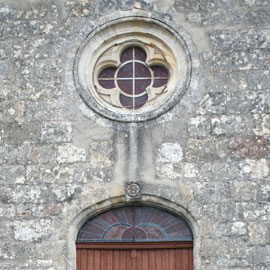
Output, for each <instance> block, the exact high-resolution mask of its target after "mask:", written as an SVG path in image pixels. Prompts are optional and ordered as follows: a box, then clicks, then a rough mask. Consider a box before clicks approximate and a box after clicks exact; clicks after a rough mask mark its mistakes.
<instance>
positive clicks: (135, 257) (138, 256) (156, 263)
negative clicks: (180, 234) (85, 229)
mask: <svg viewBox="0 0 270 270" xmlns="http://www.w3.org/2000/svg"><path fill="white" fill-rule="evenodd" d="M150 269H151V270H193V246H192V242H190V241H188V242H157V243H123V242H121V243H77V270H150Z"/></svg>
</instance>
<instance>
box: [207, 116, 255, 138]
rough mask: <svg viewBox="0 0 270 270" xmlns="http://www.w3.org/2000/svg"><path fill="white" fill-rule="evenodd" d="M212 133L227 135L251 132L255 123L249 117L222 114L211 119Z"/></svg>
mask: <svg viewBox="0 0 270 270" xmlns="http://www.w3.org/2000/svg"><path fill="white" fill-rule="evenodd" d="M211 126H212V134H213V135H217V136H220V135H225V134H226V135H228V134H239V133H245V134H248V133H252V128H254V126H255V124H254V123H253V122H252V121H251V119H250V117H245V116H243V117H241V116H239V115H234V116H232V115H228V116H227V115H222V116H219V117H214V118H212V119H211Z"/></svg>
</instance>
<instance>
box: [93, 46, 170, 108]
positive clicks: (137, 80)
mask: <svg viewBox="0 0 270 270" xmlns="http://www.w3.org/2000/svg"><path fill="white" fill-rule="evenodd" d="M146 58H147V55H146V52H145V51H144V50H143V49H142V48H140V47H137V46H134V47H129V48H127V49H125V50H124V51H123V52H122V54H121V56H120V61H121V63H122V64H121V65H120V67H119V68H118V71H117V69H116V68H113V67H110V68H105V69H104V70H103V71H102V72H101V73H100V74H99V80H98V81H99V84H100V86H102V87H103V88H106V89H111V88H115V87H117V86H118V87H119V89H120V90H121V91H120V92H121V93H120V96H119V99H120V103H121V104H122V105H123V107H125V108H127V109H133V110H134V109H139V108H141V107H142V106H143V105H144V104H145V103H146V102H147V100H148V96H147V93H146V89H147V87H148V86H151V85H152V86H151V87H162V86H165V85H166V84H167V82H168V78H169V75H168V70H167V69H166V68H165V67H163V66H160V65H154V66H151V67H150V68H149V67H148V66H147V64H146V63H143V62H145V61H146ZM151 70H152V71H151ZM116 72H117V78H115V73H116ZM115 80H117V84H116V83H115ZM127 95H128V96H127Z"/></svg>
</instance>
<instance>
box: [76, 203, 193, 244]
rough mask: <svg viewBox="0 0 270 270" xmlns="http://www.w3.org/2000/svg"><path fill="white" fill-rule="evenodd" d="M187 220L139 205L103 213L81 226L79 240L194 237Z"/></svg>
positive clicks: (182, 238)
mask: <svg viewBox="0 0 270 270" xmlns="http://www.w3.org/2000/svg"><path fill="white" fill-rule="evenodd" d="M192 240H193V236H192V232H191V229H190V228H189V226H188V224H187V223H186V222H185V221H184V220H183V219H181V218H179V217H176V216H174V215H172V214H170V213H168V212H166V211H163V210H161V209H157V208H153V207H148V206H136V207H122V208H117V209H113V210H110V211H107V212H105V213H102V214H100V215H98V216H96V217H94V218H92V219H90V220H89V221H88V222H86V223H85V224H84V225H83V226H82V228H81V229H80V231H79V233H78V237H77V242H119V241H123V242H147V241H149V242H154V241H192Z"/></svg>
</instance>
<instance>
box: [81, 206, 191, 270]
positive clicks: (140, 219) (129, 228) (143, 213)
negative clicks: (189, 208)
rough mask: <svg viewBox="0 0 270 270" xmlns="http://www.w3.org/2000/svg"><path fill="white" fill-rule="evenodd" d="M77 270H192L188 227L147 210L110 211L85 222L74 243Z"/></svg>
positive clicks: (146, 208) (157, 212)
mask: <svg viewBox="0 0 270 270" xmlns="http://www.w3.org/2000/svg"><path fill="white" fill-rule="evenodd" d="M76 251H77V270H129V269H131V270H148V269H155V270H159V269H160V270H161V269H162V270H167V269H168V270H193V236H192V232H191V229H190V228H189V226H188V224H187V223H186V222H185V221H184V220H183V219H181V218H179V217H176V216H174V215H172V214H170V213H168V212H166V211H163V210H161V209H158V208H154V207H148V206H133V207H122V208H116V209H112V210H110V211H107V212H105V213H102V214H100V215H98V216H96V217H94V218H92V219H90V220H89V221H87V222H86V223H85V224H84V225H83V226H82V228H81V229H80V231H79V233H78V237H77V243H76Z"/></svg>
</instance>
